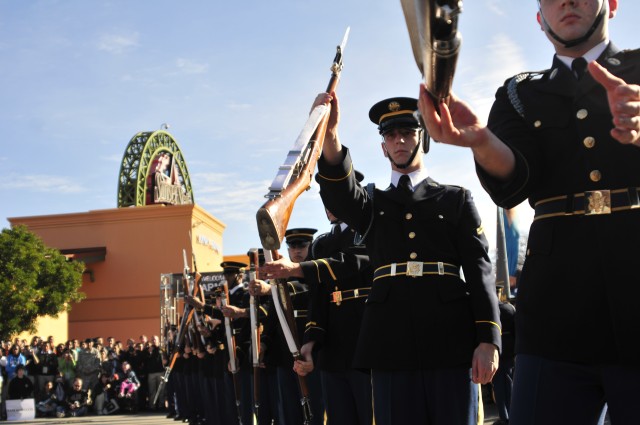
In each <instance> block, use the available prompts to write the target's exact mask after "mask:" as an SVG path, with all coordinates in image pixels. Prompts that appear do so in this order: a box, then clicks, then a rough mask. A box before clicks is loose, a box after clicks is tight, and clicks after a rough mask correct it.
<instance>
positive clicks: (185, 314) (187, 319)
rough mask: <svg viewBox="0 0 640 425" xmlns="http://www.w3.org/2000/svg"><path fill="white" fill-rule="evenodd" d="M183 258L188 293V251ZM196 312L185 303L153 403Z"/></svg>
mask: <svg viewBox="0 0 640 425" xmlns="http://www.w3.org/2000/svg"><path fill="white" fill-rule="evenodd" d="M182 258H183V261H184V268H183V270H182V286H183V288H184V294H185V296H186V295H187V293H188V291H189V264H188V263H187V252H186V251H185V250H184V249H183V250H182ZM194 313H195V309H194V308H193V307H191V306H190V305H189V304H187V303H185V304H184V310H183V311H182V319H181V320H180V327H179V328H178V333H177V335H176V339H175V341H174V343H173V348H172V352H171V355H170V356H169V358H170V359H171V361H170V362H169V365H168V366H167V367H166V368H165V370H164V375H163V376H162V379H161V380H160V385H158V389H157V390H156V394H155V396H154V397H153V404H154V405H155V404H156V403H157V402H158V397H159V396H160V392H161V391H162V388H163V387H164V385H165V384H166V383H167V382H168V381H169V375H170V374H171V370H172V369H173V366H174V365H175V363H176V360H177V359H178V357H180V347H181V346H182V344H183V343H184V339H185V337H186V336H187V332H188V327H189V325H190V323H191V319H193V315H194Z"/></svg>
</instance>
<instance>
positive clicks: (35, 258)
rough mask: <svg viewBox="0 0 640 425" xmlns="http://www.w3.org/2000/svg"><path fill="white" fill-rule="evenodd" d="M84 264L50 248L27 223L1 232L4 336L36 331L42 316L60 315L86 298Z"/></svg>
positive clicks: (0, 327) (1, 326)
mask: <svg viewBox="0 0 640 425" xmlns="http://www.w3.org/2000/svg"><path fill="white" fill-rule="evenodd" d="M83 270H84V264H83V263H81V262H76V261H69V260H67V258H66V257H65V256H64V255H62V254H60V251H58V250H57V249H54V248H50V247H47V246H46V245H45V244H44V242H43V241H42V239H40V238H39V237H38V236H36V235H35V234H34V233H32V232H30V231H29V230H28V229H27V228H26V227H25V226H16V227H13V228H11V229H3V230H2V232H1V233H0V338H1V339H3V340H6V339H8V338H10V337H11V336H13V335H15V334H18V333H20V332H24V331H29V332H34V331H35V325H36V319H37V318H38V316H45V315H48V316H52V317H56V316H58V314H59V313H61V312H64V311H69V310H70V309H71V304H72V303H74V302H79V301H81V300H82V299H84V294H82V293H81V292H78V290H79V289H80V286H81V285H82V272H83Z"/></svg>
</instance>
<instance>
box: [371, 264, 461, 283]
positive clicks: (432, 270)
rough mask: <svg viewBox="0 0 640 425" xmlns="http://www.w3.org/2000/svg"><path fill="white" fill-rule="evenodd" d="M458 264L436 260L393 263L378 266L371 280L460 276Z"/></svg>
mask: <svg viewBox="0 0 640 425" xmlns="http://www.w3.org/2000/svg"><path fill="white" fill-rule="evenodd" d="M459 269H460V266H456V265H455V264H449V263H443V262H441V261H437V262H426V263H423V262H420V261H408V262H406V263H393V264H389V265H386V266H382V267H378V268H377V269H376V271H375V272H374V273H373V280H374V281H376V280H378V279H382V278H385V277H392V276H403V275H406V276H410V277H420V276H424V275H450V276H456V277H460V272H459Z"/></svg>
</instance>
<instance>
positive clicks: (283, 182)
mask: <svg viewBox="0 0 640 425" xmlns="http://www.w3.org/2000/svg"><path fill="white" fill-rule="evenodd" d="M348 35H349V29H348V28H347V32H346V33H345V36H344V38H343V40H342V44H341V45H339V46H338V47H337V52H336V56H335V58H334V60H333V64H332V66H331V78H330V79H329V84H328V86H327V90H326V91H327V92H328V93H331V92H333V91H335V90H336V88H337V86H338V81H339V80H340V72H341V71H342V51H343V50H344V47H345V45H346V42H347V38H348ZM330 110H331V109H330V107H326V106H325V105H320V106H318V107H316V108H315V109H314V110H313V111H312V112H311V115H310V117H309V120H307V124H306V125H305V127H304V128H303V130H302V132H301V134H300V136H299V137H298V140H297V141H296V144H295V145H294V149H293V150H291V151H290V152H289V156H288V157H287V160H285V164H284V165H283V166H281V167H280V171H279V173H278V174H277V175H276V179H275V180H274V182H273V184H272V186H271V187H270V192H269V194H267V195H266V197H267V198H269V200H268V201H267V202H266V203H265V204H264V205H263V206H262V207H261V208H260V209H259V210H258V213H257V214H256V219H257V222H258V234H259V236H260V242H261V244H262V247H263V248H264V249H267V250H274V249H278V248H280V243H281V242H282V239H283V238H284V233H285V231H286V230H287V225H288V223H289V218H290V217H291V212H292V211H293V206H294V204H295V201H296V199H298V196H300V194H301V193H302V192H304V191H305V190H308V189H309V187H310V185H311V181H312V179H313V172H314V170H315V168H316V163H317V162H318V158H319V157H320V154H321V153H322V145H323V144H324V136H325V132H326V130H327V123H328V121H329V114H330ZM316 118H317V119H316ZM309 130H313V134H312V135H311V136H310V137H309V138H308V140H302V142H303V143H304V146H303V147H301V143H300V142H301V139H306V138H307V137H308V134H307V133H308V131H309ZM294 158H295V162H294ZM291 162H294V163H293V164H291Z"/></svg>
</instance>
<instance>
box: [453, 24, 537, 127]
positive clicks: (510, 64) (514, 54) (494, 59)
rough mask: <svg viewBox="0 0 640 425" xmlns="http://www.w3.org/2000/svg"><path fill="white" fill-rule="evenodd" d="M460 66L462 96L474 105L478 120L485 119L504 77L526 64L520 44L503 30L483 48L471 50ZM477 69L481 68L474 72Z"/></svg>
mask: <svg viewBox="0 0 640 425" xmlns="http://www.w3.org/2000/svg"><path fill="white" fill-rule="evenodd" d="M466 63H468V64H470V65H468V66H467V67H466V68H465V69H462V70H461V74H464V78H460V80H461V81H464V83H463V84H462V85H461V87H462V88H461V91H462V92H463V93H464V96H463V98H465V99H466V100H467V101H469V102H470V104H471V105H472V106H473V108H475V110H476V113H477V114H478V116H479V117H480V119H481V120H486V119H487V117H488V116H489V110H490V109H491V105H492V104H493V101H494V96H495V92H496V90H497V88H498V87H500V86H502V84H503V83H504V81H505V80H506V79H507V78H509V77H511V76H513V75H515V74H517V73H519V72H522V70H523V69H525V68H526V60H525V57H524V53H523V48H522V46H520V45H518V44H516V43H515V42H514V41H513V39H512V38H511V37H509V36H508V35H506V34H504V33H500V34H496V35H495V36H493V37H492V39H491V41H490V42H489V44H488V45H487V46H486V47H484V48H483V49H479V51H477V52H474V54H473V55H472V58H470V59H469V60H467V61H466ZM478 69H481V70H482V72H478Z"/></svg>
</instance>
